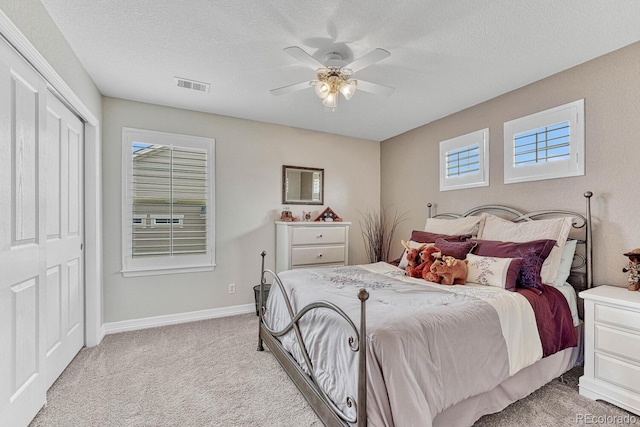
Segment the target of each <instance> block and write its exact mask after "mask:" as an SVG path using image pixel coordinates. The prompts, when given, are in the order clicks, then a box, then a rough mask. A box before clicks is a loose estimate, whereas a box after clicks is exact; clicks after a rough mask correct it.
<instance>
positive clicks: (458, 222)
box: [424, 216, 484, 236]
mask: <svg viewBox="0 0 640 427" xmlns="http://www.w3.org/2000/svg"><path fill="white" fill-rule="evenodd" d="M483 220H484V217H483V216H466V217H463V218H455V219H442V218H427V223H426V224H425V226H424V231H429V232H431V233H441V234H449V235H452V236H459V235H463V234H471V235H473V236H477V235H478V229H479V227H480V223H481V222H482V221H483Z"/></svg>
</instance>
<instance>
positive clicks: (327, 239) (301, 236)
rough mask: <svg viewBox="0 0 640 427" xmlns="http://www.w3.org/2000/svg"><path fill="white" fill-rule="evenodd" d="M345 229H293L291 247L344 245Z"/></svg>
mask: <svg viewBox="0 0 640 427" xmlns="http://www.w3.org/2000/svg"><path fill="white" fill-rule="evenodd" d="M345 241H346V229H345V228H343V227H295V228H294V229H293V230H292V235H291V244H292V245H294V246H295V245H328V244H338V243H345Z"/></svg>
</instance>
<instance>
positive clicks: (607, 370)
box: [594, 353, 640, 393]
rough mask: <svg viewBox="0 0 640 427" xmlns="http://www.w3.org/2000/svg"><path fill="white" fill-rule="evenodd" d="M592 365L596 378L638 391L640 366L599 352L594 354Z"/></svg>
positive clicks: (639, 388) (639, 386)
mask: <svg viewBox="0 0 640 427" xmlns="http://www.w3.org/2000/svg"><path fill="white" fill-rule="evenodd" d="M594 365H595V377H596V379H599V380H602V381H606V382H608V383H610V384H615V385H617V386H618V387H623V388H626V389H627V390H630V391H632V392H634V393H640V366H637V365H634V364H631V363H627V362H624V361H622V360H619V359H616V358H614V357H609V356H607V355H604V354H600V353H596V354H595V359H594Z"/></svg>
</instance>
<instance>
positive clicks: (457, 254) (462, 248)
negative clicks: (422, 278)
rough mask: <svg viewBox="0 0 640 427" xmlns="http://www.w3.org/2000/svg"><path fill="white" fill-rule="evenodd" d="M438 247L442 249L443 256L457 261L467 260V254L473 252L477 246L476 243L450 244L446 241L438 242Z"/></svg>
mask: <svg viewBox="0 0 640 427" xmlns="http://www.w3.org/2000/svg"><path fill="white" fill-rule="evenodd" d="M435 244H436V246H437V247H438V249H440V252H442V255H443V256H452V257H454V258H457V259H465V258H466V257H467V254H468V253H469V252H471V250H472V249H473V248H474V246H475V245H476V244H475V243H473V242H471V241H469V242H449V241H447V240H444V239H438V240H436V243H435Z"/></svg>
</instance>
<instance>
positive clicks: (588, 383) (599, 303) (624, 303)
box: [579, 286, 640, 415]
mask: <svg viewBox="0 0 640 427" xmlns="http://www.w3.org/2000/svg"><path fill="white" fill-rule="evenodd" d="M579 295H580V297H581V298H583V299H584V312H585V314H584V318H585V319H584V320H585V330H584V331H585V332H584V334H585V335H584V339H585V341H584V342H585V347H584V355H585V361H584V376H582V377H580V394H581V395H583V396H586V397H588V398H590V399H594V400H595V399H601V400H605V401H607V402H609V403H613V404H614V405H616V406H619V407H620V408H623V409H626V410H627V411H630V412H633V413H634V414H638V415H640V292H631V291H629V290H627V288H626V287H625V288H619V287H614V286H598V287H595V288H592V289H589V290H587V291H582V292H580V294H579Z"/></svg>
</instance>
